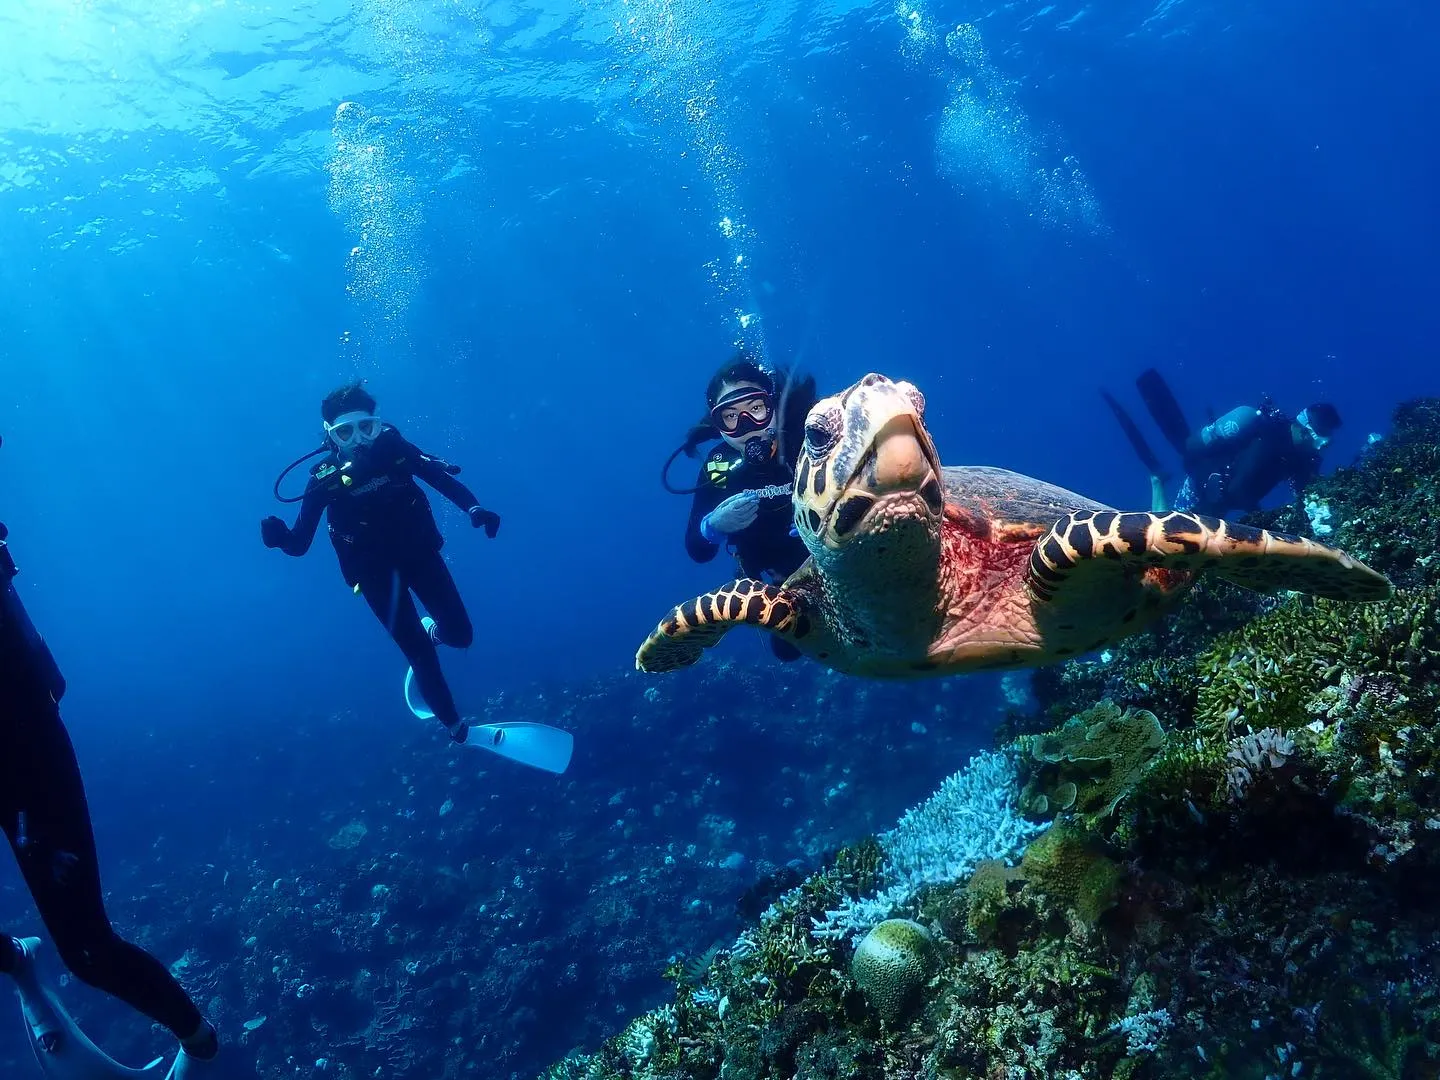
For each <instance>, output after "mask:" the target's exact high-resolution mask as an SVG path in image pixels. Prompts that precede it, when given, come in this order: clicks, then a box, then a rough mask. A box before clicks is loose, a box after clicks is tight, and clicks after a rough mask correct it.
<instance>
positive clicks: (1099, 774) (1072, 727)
mask: <svg viewBox="0 0 1440 1080" xmlns="http://www.w3.org/2000/svg"><path fill="white" fill-rule="evenodd" d="M1164 745H1165V730H1164V729H1163V728H1162V727H1161V726H1160V721H1159V720H1158V719H1156V717H1155V714H1154V713H1152V712H1150V711H1149V710H1148V709H1125V710H1124V711H1123V712H1122V711H1121V709H1120V707H1119V706H1117V705H1116V704H1114V703H1113V702H1110V701H1103V702H1101V703H1100V704H1099V705H1096V706H1094V707H1093V708H1090V709H1087V710H1086V711H1085V712H1082V713H1080V714H1079V715H1078V716H1073V717H1071V718H1070V719H1069V720H1067V721H1066V722H1065V723H1064V724H1063V725H1062V726H1061V727H1060V728H1058V729H1056V730H1055V731H1052V732H1049V733H1047V734H1043V735H1028V736H1025V737H1023V738H1022V739H1021V740H1020V749H1021V752H1022V754H1023V756H1024V759H1025V762H1026V764H1027V765H1028V766H1030V776H1029V779H1028V781H1027V783H1026V786H1025V791H1024V792H1023V794H1022V795H1021V799H1020V805H1021V806H1022V807H1023V808H1024V809H1025V810H1026V811H1027V812H1029V813H1031V814H1034V815H1036V816H1040V817H1044V816H1047V815H1051V814H1055V813H1059V812H1062V811H1070V812H1073V813H1074V814H1075V815H1076V816H1079V817H1080V818H1082V819H1083V820H1085V821H1086V822H1091V823H1093V822H1096V821H1099V820H1100V819H1102V818H1105V817H1108V816H1109V815H1110V814H1111V813H1112V812H1113V811H1114V810H1115V807H1116V806H1117V805H1118V804H1119V803H1120V801H1121V800H1122V799H1123V798H1125V796H1126V795H1127V794H1128V793H1129V792H1130V790H1131V789H1132V788H1133V787H1134V786H1135V784H1136V783H1137V782H1138V781H1139V779H1140V777H1141V775H1143V773H1144V771H1145V768H1146V766H1148V765H1149V764H1150V762H1151V761H1152V760H1153V759H1154V757H1155V755H1156V754H1158V753H1159V752H1160V750H1161V749H1162V748H1163V747H1164Z"/></svg>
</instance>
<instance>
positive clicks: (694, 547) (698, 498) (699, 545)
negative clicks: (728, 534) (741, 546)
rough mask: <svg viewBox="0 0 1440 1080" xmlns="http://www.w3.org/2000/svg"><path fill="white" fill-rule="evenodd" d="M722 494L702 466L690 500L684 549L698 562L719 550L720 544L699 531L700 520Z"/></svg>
mask: <svg viewBox="0 0 1440 1080" xmlns="http://www.w3.org/2000/svg"><path fill="white" fill-rule="evenodd" d="M724 494H725V493H724V491H723V490H721V488H720V487H719V486H718V485H716V484H712V483H711V482H710V476H709V472H708V470H706V469H705V468H703V467H702V468H701V470H700V480H699V485H698V490H697V491H696V492H695V497H694V499H692V500H691V502H690V520H689V522H688V523H687V524H686V526H685V551H686V553H687V554H689V556H690V558H692V559H694V560H695V561H696V562H698V563H707V562H709V561H710V560H711V559H713V558H715V556H716V554H717V553H718V552H719V551H720V545H719V544H715V543H711V542H710V541H709V540H707V539H706V538H705V534H704V533H702V532H701V531H700V522H701V521H702V520H703V519H704V517H705V515H706V514H708V513H710V511H711V510H714V509H715V508H716V507H717V506H719V505H720V503H721V501H722V496H723V495H724Z"/></svg>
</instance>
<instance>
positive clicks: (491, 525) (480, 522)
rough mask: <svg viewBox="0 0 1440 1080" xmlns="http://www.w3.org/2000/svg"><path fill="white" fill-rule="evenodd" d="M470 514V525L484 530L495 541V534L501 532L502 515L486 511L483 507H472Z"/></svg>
mask: <svg viewBox="0 0 1440 1080" xmlns="http://www.w3.org/2000/svg"><path fill="white" fill-rule="evenodd" d="M468 513H469V514H470V524H471V525H474V526H475V528H477V529H484V530H485V535H486V536H488V537H489V538H490V539H491V540H494V539H495V534H496V533H498V532H499V531H500V515H499V514H497V513H495V511H494V510H486V509H485V508H484V507H483V506H472V507H470V509H469V511H468Z"/></svg>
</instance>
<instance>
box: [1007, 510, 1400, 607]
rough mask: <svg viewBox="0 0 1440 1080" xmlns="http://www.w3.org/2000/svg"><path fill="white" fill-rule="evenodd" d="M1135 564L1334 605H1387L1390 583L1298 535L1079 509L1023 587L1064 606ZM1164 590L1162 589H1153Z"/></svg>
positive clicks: (1036, 556) (1037, 555) (1202, 519)
mask: <svg viewBox="0 0 1440 1080" xmlns="http://www.w3.org/2000/svg"><path fill="white" fill-rule="evenodd" d="M1136 566H1140V567H1156V568H1158V569H1160V570H1182V571H1186V570H1188V571H1193V572H1200V571H1206V570H1208V571H1210V572H1212V573H1214V574H1215V575H1216V576H1217V577H1221V578H1224V579H1225V580H1227V581H1230V582H1233V583H1234V584H1236V585H1240V586H1243V587H1244V588H1247V589H1254V590H1256V591H1258V592H1279V591H1281V590H1284V589H1293V590H1295V591H1296V592H1303V593H1309V594H1311V595H1313V596H1323V597H1326V598H1327V599H1331V600H1352V601H1362V602H1364V601H1374V600H1384V599H1386V598H1387V597H1388V596H1389V595H1390V592H1391V587H1390V582H1389V581H1388V580H1387V579H1386V578H1385V577H1384V576H1383V575H1381V574H1378V573H1376V572H1375V571H1374V570H1372V569H1370V567H1368V566H1366V565H1365V564H1364V563H1362V562H1359V561H1358V560H1356V559H1352V558H1351V557H1350V556H1349V555H1346V554H1345V553H1344V552H1343V551H1337V550H1336V549H1335V548H1331V547H1326V546H1325V545H1324V544H1317V543H1315V541H1313V540H1306V539H1305V538H1303V537H1299V536H1290V535H1287V534H1285V533H1274V532H1269V531H1268V530H1265V529H1256V528H1252V527H1251V526H1248V525H1237V524H1235V523H1234V522H1230V521H1222V520H1221V519H1220V518H1213V517H1206V516H1203V515H1198V514H1182V513H1180V512H1178V511H1171V512H1169V513H1163V514H1152V513H1139V512H1136V513H1120V512H1111V511H1104V512H1100V513H1095V512H1092V511H1079V512H1077V513H1073V514H1069V515H1067V516H1066V517H1063V518H1061V519H1060V520H1059V521H1058V522H1056V523H1055V525H1054V526H1053V527H1052V528H1051V529H1050V531H1049V532H1048V533H1046V534H1045V536H1043V537H1041V538H1040V540H1038V541H1037V542H1036V544H1035V548H1034V550H1033V551H1032V552H1031V553H1030V564H1029V567H1028V570H1027V575H1026V576H1027V584H1028V586H1029V588H1030V592H1031V594H1032V595H1033V596H1035V597H1036V598H1037V599H1039V600H1042V601H1050V600H1054V599H1056V598H1057V597H1058V598H1061V599H1063V600H1064V601H1065V602H1066V603H1067V604H1069V603H1071V602H1073V601H1076V600H1080V601H1081V602H1083V599H1084V597H1083V596H1078V595H1076V591H1077V590H1079V591H1081V592H1083V593H1084V594H1086V595H1088V594H1090V593H1091V592H1097V593H1098V592H1099V591H1100V590H1104V589H1106V588H1107V587H1108V586H1110V585H1111V584H1113V583H1115V582H1116V581H1117V580H1119V579H1121V578H1123V577H1127V576H1131V575H1133V573H1134V569H1135V567H1136ZM1156 584H1157V585H1158V586H1159V587H1160V588H1161V589H1162V591H1164V588H1165V587H1164V584H1163V583H1156Z"/></svg>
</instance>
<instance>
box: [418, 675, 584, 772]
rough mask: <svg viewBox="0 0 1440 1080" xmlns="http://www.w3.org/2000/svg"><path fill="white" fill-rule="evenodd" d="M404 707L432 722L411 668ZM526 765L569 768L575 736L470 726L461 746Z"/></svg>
mask: <svg viewBox="0 0 1440 1080" xmlns="http://www.w3.org/2000/svg"><path fill="white" fill-rule="evenodd" d="M405 704H406V705H408V706H409V707H410V711H411V712H412V713H414V714H415V715H416V716H417V717H419V718H420V719H421V720H433V719H435V713H434V711H433V710H432V709H431V708H430V706H429V705H426V704H425V698H424V697H423V696H422V695H421V693H420V687H418V686H416V685H415V669H414V668H410V669H409V670H408V671H406V672H405ZM462 745H464V746H478V747H479V748H480V749H482V750H489V751H490V752H491V753H495V754H499V755H500V756H501V757H504V758H509V759H510V760H511V761H518V762H519V763H520V764H521V765H529V766H530V767H531V768H532V769H543V770H544V771H545V772H552V773H563V772H564V771H565V770H566V769H568V768H569V767H570V755H571V754H572V753H573V752H574V750H575V736H573V735H571V734H570V733H569V732H568V731H563V730H561V729H560V728H555V727H549V726H548V725H546V724H528V723H522V722H516V723H513V724H471V725H470V737H469V738H468V739H467V740H466V741H465V742H464V743H463V744H462Z"/></svg>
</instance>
